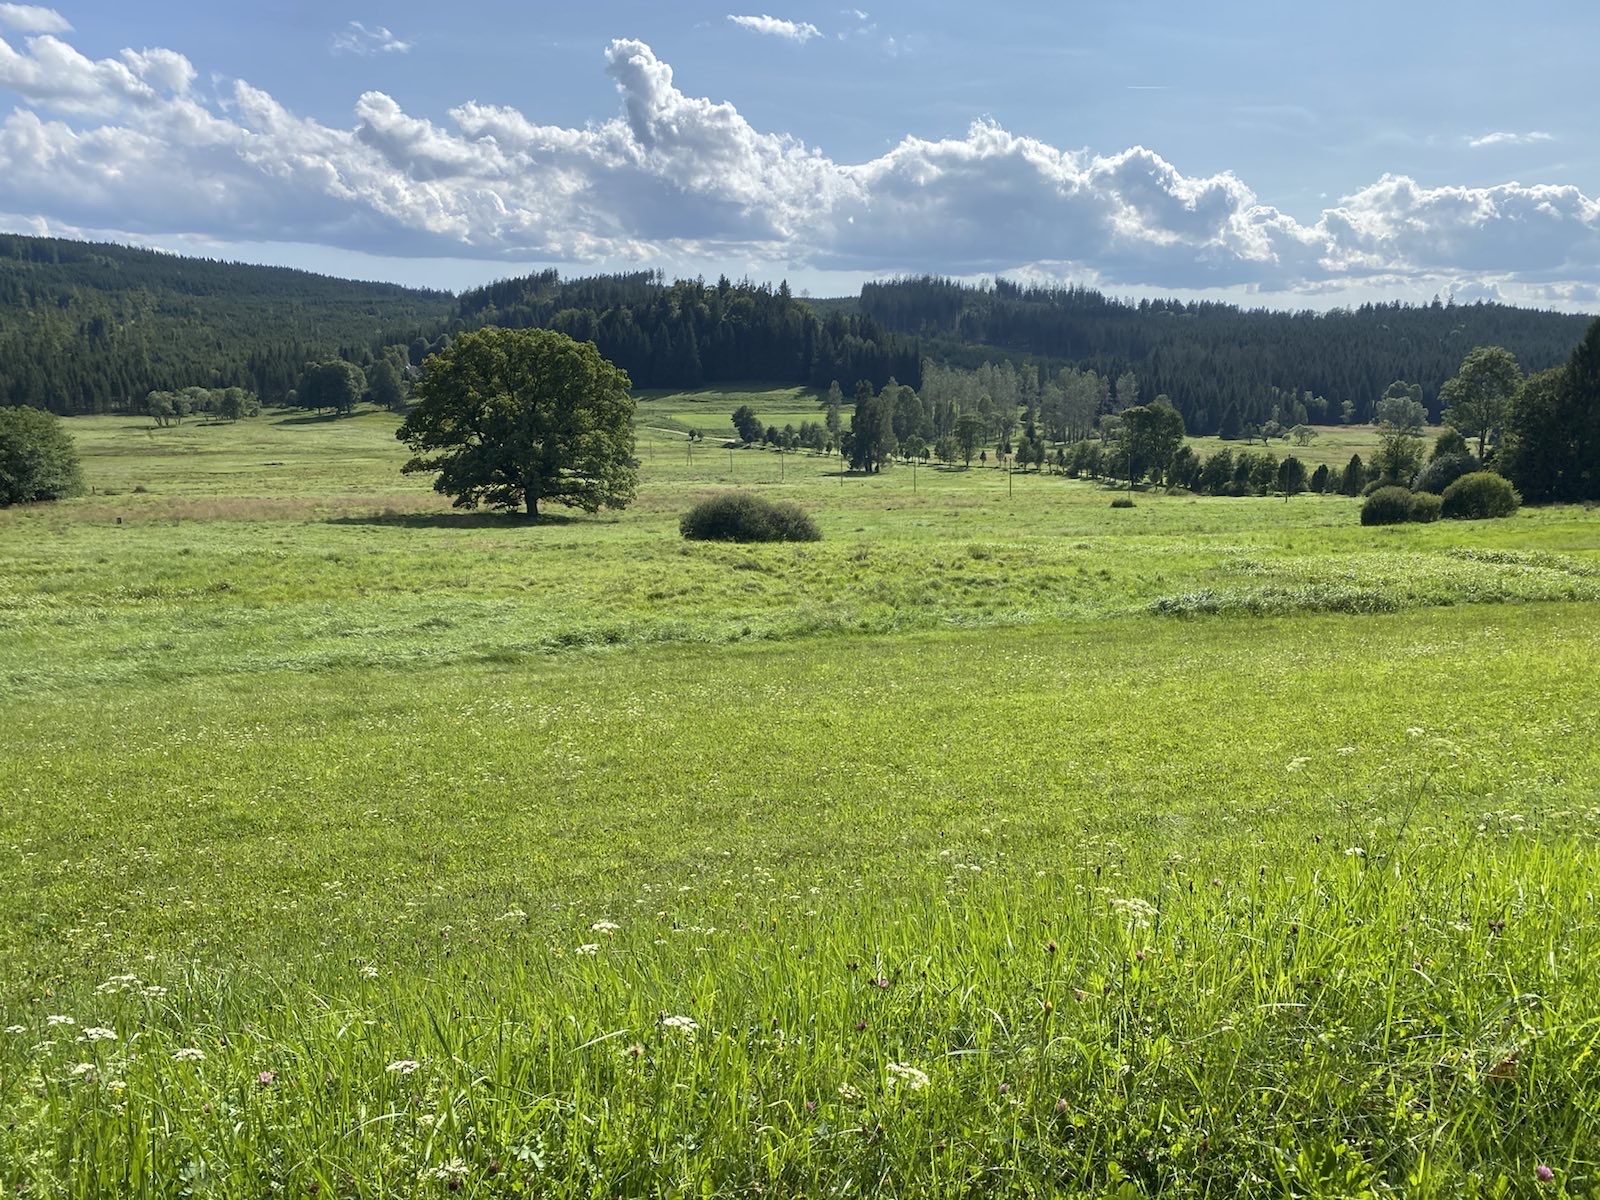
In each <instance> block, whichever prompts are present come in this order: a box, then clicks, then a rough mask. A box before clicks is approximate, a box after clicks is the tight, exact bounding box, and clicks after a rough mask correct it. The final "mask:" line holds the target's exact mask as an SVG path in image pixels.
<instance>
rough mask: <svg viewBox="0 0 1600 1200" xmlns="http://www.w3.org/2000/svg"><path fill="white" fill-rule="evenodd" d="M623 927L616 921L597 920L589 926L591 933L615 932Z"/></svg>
mask: <svg viewBox="0 0 1600 1200" xmlns="http://www.w3.org/2000/svg"><path fill="white" fill-rule="evenodd" d="M621 928H622V926H621V925H618V924H617V923H616V922H615V921H596V922H595V923H594V924H593V925H591V926H589V930H590V932H591V933H615V932H616V931H617V930H619V929H621Z"/></svg>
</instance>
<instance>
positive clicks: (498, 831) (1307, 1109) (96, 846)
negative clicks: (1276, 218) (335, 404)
mask: <svg viewBox="0 0 1600 1200" xmlns="http://www.w3.org/2000/svg"><path fill="white" fill-rule="evenodd" d="M740 403H750V404H751V405H752V407H754V408H755V409H756V411H757V414H758V415H759V416H760V417H761V419H762V420H763V422H764V423H772V424H777V425H779V426H780V427H781V426H782V425H783V424H786V423H789V422H791V421H793V422H794V423H796V424H798V421H799V420H801V419H813V420H819V419H820V412H819V411H818V410H817V409H816V407H815V403H814V400H812V399H811V398H810V397H809V395H808V394H806V393H803V392H792V393H789V392H782V393H746V392H741V391H738V390H730V391H726V392H717V393H709V394H692V395H682V394H678V395H672V394H664V395H660V396H650V397H648V398H647V399H646V400H645V401H644V403H643V404H642V405H641V410H640V416H639V426H640V429H641V432H642V436H641V439H640V448H639V459H640V463H641V468H640V470H641V491H640V497H639V500H638V502H637V503H636V504H635V505H634V506H632V507H630V508H629V509H628V510H626V511H624V512H622V513H615V514H603V515H601V516H599V517H593V518H590V517H583V516H581V515H574V516H571V517H557V518H555V519H551V520H547V521H541V522H539V523H535V524H529V523H526V522H521V521H518V520H516V519H511V518H505V517H500V516H496V515H490V514H468V513H459V512H454V511H452V510H450V508H449V506H448V504H447V502H446V501H444V500H442V499H441V498H439V497H437V496H435V495H434V494H433V493H432V492H431V491H429V489H428V482H427V481H426V480H425V479H421V478H417V477H405V476H401V475H400V474H399V473H398V469H399V466H400V464H401V463H402V462H403V461H404V459H405V456H406V455H405V450H404V448H403V447H402V446H401V445H400V444H399V443H398V442H396V441H395V440H394V437H393V430H394V427H395V424H396V419H395V418H394V417H392V416H388V415H385V414H378V413H369V414H364V415H361V416H358V417H355V418H350V419H345V420H332V419H330V420H326V421H316V420H310V421H297V420H296V419H295V418H287V419H286V418H284V417H283V416H282V415H281V414H277V413H272V412H269V413H268V414H267V415H266V416H265V417H263V418H262V419H261V420H259V421H253V422H252V421H243V422H239V423H238V424H237V425H216V426H201V425H195V424H185V425H183V426H179V427H176V428H173V429H161V430H151V429H149V428H148V423H147V422H141V421H137V420H130V419H122V418H84V419H75V420H74V421H72V422H70V423H69V430H70V431H71V432H72V433H73V434H74V436H75V437H76V438H77V439H78V441H79V444H80V447H81V448H82V450H83V453H84V456H85V464H84V465H85V475H86V477H87V480H88V482H89V483H90V484H91V485H92V486H93V487H95V489H96V493H95V494H94V495H91V496H89V497H85V498H84V499H81V500H76V501H69V502H64V503H61V504H57V505H54V506H48V507H40V508H34V509H28V510H15V509H14V510H8V511H6V512H0V722H3V726H4V728H5V729H6V731H7V736H6V737H5V739H4V740H3V742H0V779H3V780H5V781H6V784H5V787H6V796H7V802H6V803H5V805H3V806H0V928H4V929H6V930H7V931H8V934H7V936H5V937H3V938H0V1194H6V1195H11V1194H16V1195H26V1196H35V1195H37V1196H56V1195H61V1196H93V1195H111V1194H117V1195H150V1196H156V1195H161V1196H166V1195H171V1194H174V1193H175V1192H176V1191H177V1190H178V1189H180V1188H181V1189H186V1194H189V1195H195V1196H202V1195H210V1196H234V1195H243V1194H248V1195H256V1194H269V1193H270V1194H283V1195H295V1196H306V1195H318V1196H330V1195H333V1196H372V1197H378V1196H385V1197H387V1196H393V1195H418V1196H426V1195H435V1194H438V1195H446V1194H452V1193H460V1194H466V1195H477V1196H523V1195H562V1196H577V1195H591V1194H597V1193H603V1194H608V1195H610V1194H622V1195H666V1194H680V1193H681V1194H687V1193H689V1192H694V1193H697V1194H701V1195H729V1196H732V1195H753V1194H756V1193H757V1192H761V1193H763V1194H781V1195H795V1194H800V1193H804V1194H808V1195H813V1194H823V1193H836V1194H859V1193H865V1192H871V1191H878V1192H883V1193H886V1194H888V1193H893V1194H924V1195H964V1194H970V1195H986V1196H988V1195H1012V1194H1015V1195H1039V1194H1058V1195H1085V1196H1089V1195H1120V1196H1154V1195H1157V1194H1160V1195H1163V1196H1204V1195H1218V1194H1228V1195H1235V1194H1240V1195H1290V1194H1294V1195H1303V1196H1329V1197H1332V1196H1351V1195H1384V1194H1416V1195H1423V1194H1434V1195H1472V1194H1479V1195H1531V1194H1535V1193H1539V1194H1547V1195H1553V1194H1563V1193H1565V1194H1568V1195H1588V1194H1592V1192H1593V1190H1594V1187H1595V1180H1596V1175H1595V1172H1596V1170H1597V1169H1600V1164H1597V1162H1596V1150H1595V1147H1597V1146H1600V1109H1597V1106H1596V1096H1597V1095H1600V1082H1597V1079H1600V1077H1597V1075H1596V1066H1595V1062H1596V1059H1595V1055H1594V1046H1595V1036H1596V1032H1595V1031H1596V1030H1597V1029H1600V923H1597V922H1596V920H1595V918H1594V916H1593V904H1592V897H1591V892H1592V888H1593V882H1592V880H1593V878H1594V875H1595V871H1596V868H1597V867H1600V847H1597V845H1596V833H1597V830H1600V743H1597V742H1596V739H1594V738H1593V736H1592V731H1593V729H1594V728H1595V727H1596V725H1597V722H1600V677H1597V676H1596V673H1595V672H1594V670H1593V665H1592V664H1593V663H1594V662H1595V661H1600V616H1597V613H1600V609H1597V607H1596V604H1595V601H1596V600H1600V518H1597V516H1596V514H1595V513H1593V512H1585V511H1584V510H1582V509H1576V508H1565V509H1562V508H1554V509H1541V510H1524V511H1522V512H1519V513H1518V514H1517V515H1516V516H1515V517H1513V518H1511V519H1508V520H1504V521H1497V522H1482V523H1466V522H1441V523H1438V524H1435V525H1426V526H1416V525H1412V526H1398V527H1391V528H1383V529H1363V528H1362V527H1360V526H1359V525H1358V523H1357V520H1356V513H1357V502H1356V501H1353V500H1350V499H1346V498H1342V497H1321V496H1297V497H1295V498H1293V499H1292V500H1290V501H1288V502H1285V501H1283V500H1282V499H1281V498H1278V499H1265V498H1263V499H1228V498H1199V497H1188V496H1168V495H1164V494H1161V493H1158V492H1140V493H1138V494H1137V496H1136V500H1137V506H1136V507H1135V508H1133V509H1127V510H1113V509H1111V508H1110V506H1109V501H1110V497H1111V496H1112V495H1113V494H1114V493H1113V492H1112V491H1110V490H1108V489H1106V488H1103V487H1101V486H1100V485H1098V484H1095V483H1091V482H1086V481H1074V480H1067V479H1065V478H1062V477H1059V476H1053V475H1049V474H1043V475H1034V474H1033V473H1031V472H1030V473H1028V474H1026V475H1020V474H1019V475H1015V476H1013V477H1012V478H1010V479H1009V480H1008V479H1007V475H1006V473H1005V472H1004V471H997V470H994V469H992V468H990V469H984V468H979V467H977V466H974V467H973V468H972V469H970V470H961V469H941V468H927V467H922V468H918V470H917V472H916V473H915V475H914V476H913V473H912V471H911V469H910V468H909V467H906V466H895V467H893V468H891V469H889V470H887V471H885V472H884V473H882V474H881V475H879V476H875V477H870V478H869V477H864V476H859V475H852V474H848V473H844V472H841V470H840V463H839V460H838V459H837V457H824V456H813V455H809V454H804V453H800V454H786V455H783V456H781V457H780V456H779V455H778V454H776V453H772V452H768V451H764V450H757V449H752V450H738V451H733V452H731V453H730V452H729V451H726V450H723V449H721V448H720V440H721V439H722V438H723V437H724V436H725V435H726V434H730V433H731V431H732V426H731V423H730V422H729V420H728V418H729V414H730V413H731V412H732V410H733V408H734V407H737V405H738V404H740ZM688 427H697V428H702V429H703V430H704V431H705V435H706V441H705V442H704V443H702V444H698V445H696V446H694V447H693V448H692V449H691V448H689V447H688V445H687V439H686V438H685V437H684V436H683V430H684V429H685V428H688ZM1324 436H1325V437H1326V439H1327V443H1326V444H1327V448H1328V452H1329V454H1330V455H1333V456H1334V457H1333V458H1331V459H1330V460H1329V461H1340V462H1342V461H1343V459H1345V458H1348V455H1349V453H1351V452H1361V453H1363V457H1365V456H1366V452H1365V451H1364V450H1359V446H1360V445H1361V444H1362V443H1361V442H1360V441H1359V439H1360V437H1361V436H1362V434H1361V433H1359V432H1346V431H1339V433H1338V435H1336V434H1335V433H1333V432H1329V433H1327V434H1325V435H1324ZM1340 437H1343V438H1347V439H1350V440H1347V441H1342V442H1340V443H1339V444H1338V445H1337V446H1335V445H1334V443H1335V442H1336V441H1338V440H1339V438H1340ZM1321 441H1322V439H1319V442H1321ZM1320 448H1321V447H1319V446H1318V445H1317V444H1316V443H1314V444H1313V447H1311V448H1310V449H1311V451H1317V450H1319V449H1320ZM1273 449H1274V451H1275V452H1276V453H1279V454H1280V455H1281V454H1282V453H1283V452H1284V448H1283V447H1282V444H1281V443H1275V444H1274V447H1273ZM1294 452H1295V453H1297V454H1301V453H1302V451H1301V450H1299V449H1298V448H1295V449H1294ZM1306 457H1307V458H1308V460H1311V455H1310V454H1307V455H1306ZM730 484H732V485H738V486H747V487H752V488H758V489H760V490H761V491H762V492H763V494H766V495H769V496H772V497H775V498H783V499H790V500H794V501H796V502H797V503H799V504H801V505H802V506H803V507H805V508H806V509H807V510H808V511H809V512H811V513H812V514H813V515H814V516H815V517H816V519H817V521H818V523H819V525H820V526H821V527H822V529H823V532H824V540H823V541H822V542H820V543H815V544H807V545H803V546H798V547H796V546H756V547H748V546H729V545H706V544H694V543H686V542H684V541H683V540H682V539H681V538H680V537H679V535H678V532H677V520H678V517H679V515H680V514H681V513H682V512H683V511H684V510H685V509H686V508H687V507H689V505H690V504H692V503H693V502H694V501H695V500H696V499H698V498H699V497H701V496H704V495H706V494H709V493H711V492H713V491H716V490H719V489H722V488H726V487H728V486H730ZM1541 1167H1543V1168H1545V1169H1546V1170H1547V1171H1548V1172H1549V1174H1550V1176H1551V1179H1550V1181H1549V1182H1548V1183H1547V1182H1544V1181H1543V1173H1542V1172H1541V1171H1540V1168H1541Z"/></svg>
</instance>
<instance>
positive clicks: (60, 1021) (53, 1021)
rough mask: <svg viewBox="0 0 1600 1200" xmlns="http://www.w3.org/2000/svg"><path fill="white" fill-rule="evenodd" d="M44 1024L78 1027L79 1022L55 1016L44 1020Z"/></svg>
mask: <svg viewBox="0 0 1600 1200" xmlns="http://www.w3.org/2000/svg"><path fill="white" fill-rule="evenodd" d="M44 1023H45V1024H46V1025H76V1024H77V1021H75V1020H73V1019H72V1018H71V1017H61V1016H55V1017H46V1018H45V1019H44Z"/></svg>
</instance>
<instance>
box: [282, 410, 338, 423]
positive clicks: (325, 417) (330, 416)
mask: <svg viewBox="0 0 1600 1200" xmlns="http://www.w3.org/2000/svg"><path fill="white" fill-rule="evenodd" d="M353 415H354V414H353V413H337V412H332V413H308V414H307V415H305V416H303V417H279V418H278V419H277V420H276V421H273V422H272V424H274V425H324V424H327V423H328V422H330V421H343V420H345V419H346V418H348V417H351V416H353Z"/></svg>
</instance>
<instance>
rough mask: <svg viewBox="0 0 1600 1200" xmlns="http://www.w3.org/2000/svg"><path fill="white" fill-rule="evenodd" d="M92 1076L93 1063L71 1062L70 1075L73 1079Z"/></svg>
mask: <svg viewBox="0 0 1600 1200" xmlns="http://www.w3.org/2000/svg"><path fill="white" fill-rule="evenodd" d="M93 1076H94V1064H93V1063H75V1064H73V1067H72V1077H73V1078H74V1079H86V1078H92V1077H93Z"/></svg>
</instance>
